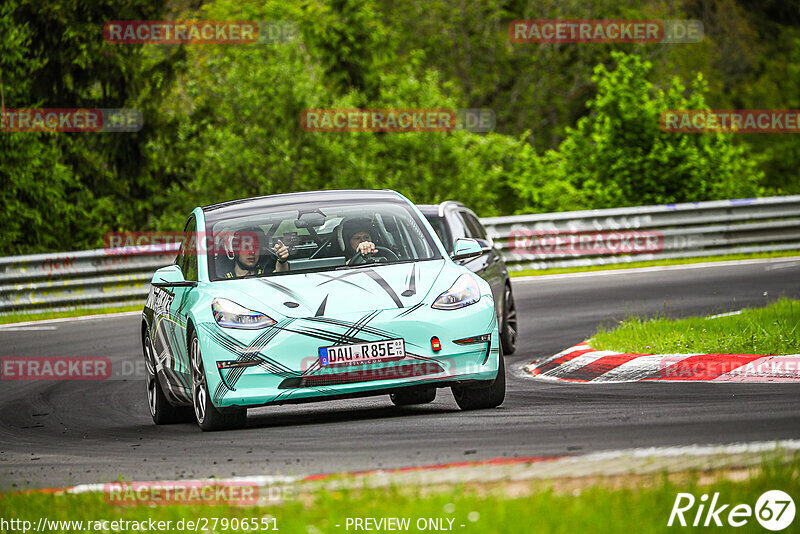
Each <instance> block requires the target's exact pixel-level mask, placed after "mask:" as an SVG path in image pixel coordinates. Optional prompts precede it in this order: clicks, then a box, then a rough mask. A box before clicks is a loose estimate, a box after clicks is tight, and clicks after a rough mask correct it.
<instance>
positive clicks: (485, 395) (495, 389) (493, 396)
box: [452, 351, 506, 410]
mask: <svg viewBox="0 0 800 534" xmlns="http://www.w3.org/2000/svg"><path fill="white" fill-rule="evenodd" d="M452 390H453V397H455V399H456V404H458V407H459V408H461V409H462V410H483V409H486V408H496V407H498V406H500V405H501V404H503V400H505V398H506V364H505V360H504V359H503V351H500V364H499V366H498V368H497V378H495V379H494V380H492V381H491V382H489V384H488V385H483V386H453V388H452Z"/></svg>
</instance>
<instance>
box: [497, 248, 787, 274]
mask: <svg viewBox="0 0 800 534" xmlns="http://www.w3.org/2000/svg"><path fill="white" fill-rule="evenodd" d="M793 257H800V251H797V250H788V251H780V252H761V253H758V254H726V255H724V256H703V257H699V258H684V259H673V260H652V261H636V262H631V263H615V264H613V265H588V266H585V267H563V268H558V269H525V270H524V271H511V272H510V273H509V274H510V275H511V276H512V277H517V276H543V275H546V274H565V273H582V272H587V271H612V270H617V269H636V268H639V267H660V266H663V265H689V264H692V263H709V262H715V261H735V260H753V259H760V258H793Z"/></svg>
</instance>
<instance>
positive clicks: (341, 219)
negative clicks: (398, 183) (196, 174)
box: [206, 199, 441, 280]
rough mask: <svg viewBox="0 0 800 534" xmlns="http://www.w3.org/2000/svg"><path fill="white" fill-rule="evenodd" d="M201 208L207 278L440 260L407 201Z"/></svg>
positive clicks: (337, 201)
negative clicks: (213, 247) (207, 245)
mask: <svg viewBox="0 0 800 534" xmlns="http://www.w3.org/2000/svg"><path fill="white" fill-rule="evenodd" d="M227 211H229V212H230V213H226V210H224V209H222V210H216V211H211V212H207V214H206V228H207V229H208V230H209V232H210V233H212V234H213V239H214V242H215V243H222V246H220V247H219V250H218V252H217V253H216V254H209V255H208V271H209V277H210V279H211V280H225V279H231V278H245V277H263V276H277V275H283V274H296V273H304V272H319V271H330V270H336V269H358V268H361V267H363V266H367V265H387V264H393V263H406V262H412V261H423V260H434V259H440V258H441V254H440V253H439V250H438V249H437V247H436V245H435V244H434V240H433V238H432V237H431V235H430V234H429V233H428V231H427V230H426V229H425V227H424V226H423V225H422V224H421V222H420V219H419V217H418V216H417V215H416V213H415V212H414V211H413V210H412V209H411V207H410V206H409V205H408V204H406V203H405V202H403V201H401V200H399V199H398V201H387V200H382V201H377V202H376V201H375V200H374V199H373V200H370V201H369V202H365V201H363V200H360V201H359V200H350V201H342V200H341V199H338V200H336V201H329V202H314V203H308V202H306V203H296V204H284V205H281V206H269V207H264V206H263V205H258V203H254V205H253V207H252V209H247V204H244V205H240V206H238V207H237V209H235V210H227Z"/></svg>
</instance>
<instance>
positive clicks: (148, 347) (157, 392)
mask: <svg viewBox="0 0 800 534" xmlns="http://www.w3.org/2000/svg"><path fill="white" fill-rule="evenodd" d="M142 348H143V350H144V363H145V365H144V366H145V385H146V387H147V405H148V407H149V408H150V416H151V417H152V418H153V422H154V423H155V424H157V425H172V424H175V423H191V422H192V421H193V420H194V415H193V413H192V408H191V407H190V406H173V405H172V404H171V403H170V402H169V401H168V400H167V397H166V395H164V391H163V390H162V389H161V384H160V383H159V381H158V376H157V372H156V354H155V349H154V348H153V343H152V342H151V341H150V335H149V334H145V336H144V338H143V339H142Z"/></svg>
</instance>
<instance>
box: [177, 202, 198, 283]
mask: <svg viewBox="0 0 800 534" xmlns="http://www.w3.org/2000/svg"><path fill="white" fill-rule="evenodd" d="M196 231H197V225H196V224H195V220H194V215H193V216H191V217H189V220H188V221H187V222H186V227H185V228H184V229H183V234H184V235H185V236H186V241H184V242H183V244H182V245H181V249H180V251H178V257H177V258H175V264H176V265H178V266H180V268H181V271H182V272H183V278H184V279H186V280H191V281H195V282H196V281H197V246H196V243H195V239H197V236H196Z"/></svg>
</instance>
